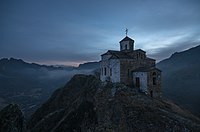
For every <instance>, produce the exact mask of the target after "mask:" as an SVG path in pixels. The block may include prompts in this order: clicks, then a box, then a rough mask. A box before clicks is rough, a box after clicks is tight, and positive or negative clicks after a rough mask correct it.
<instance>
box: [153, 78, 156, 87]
mask: <svg viewBox="0 0 200 132" xmlns="http://www.w3.org/2000/svg"><path fill="white" fill-rule="evenodd" d="M153 85H156V77H153Z"/></svg>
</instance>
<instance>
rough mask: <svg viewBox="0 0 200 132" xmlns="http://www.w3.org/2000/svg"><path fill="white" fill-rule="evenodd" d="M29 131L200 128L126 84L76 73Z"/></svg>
mask: <svg viewBox="0 0 200 132" xmlns="http://www.w3.org/2000/svg"><path fill="white" fill-rule="evenodd" d="M28 129H29V130H30V131H33V132H36V131H43V132H45V131H46V132H47V131H48V132H49V131H52V132H61V131H83V132H86V131H97V132H99V131H127V132H129V131H199V130H200V119H199V118H197V117H195V116H193V115H192V114H191V113H190V112H188V111H186V110H183V109H181V108H180V107H178V106H177V105H175V104H173V103H171V102H167V101H164V100H157V99H154V98H151V97H148V96H146V95H145V94H143V93H140V92H138V91H137V89H132V88H129V87H126V86H125V85H123V84H112V83H107V84H105V83H101V82H100V81H99V79H96V78H95V77H94V76H92V75H75V76H74V77H73V78H72V79H71V80H70V81H69V82H68V83H67V84H66V85H65V87H63V88H61V89H58V90H57V91H55V92H54V94H53V95H52V96H51V98H50V99H49V100H48V101H47V102H46V103H45V104H43V105H42V107H41V108H39V109H38V110H37V111H36V112H35V113H34V114H33V115H32V118H31V120H30V121H29V122H28Z"/></svg>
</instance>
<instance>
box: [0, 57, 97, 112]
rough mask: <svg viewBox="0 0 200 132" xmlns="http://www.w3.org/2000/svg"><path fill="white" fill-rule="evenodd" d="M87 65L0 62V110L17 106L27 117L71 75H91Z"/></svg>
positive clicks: (15, 61) (12, 59)
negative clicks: (10, 104) (6, 106)
mask: <svg viewBox="0 0 200 132" xmlns="http://www.w3.org/2000/svg"><path fill="white" fill-rule="evenodd" d="M92 64H93V63H92ZM87 65H90V67H91V64H90V63H86V64H82V65H80V66H79V67H71V66H69V67H66V66H65V67H61V66H46V65H39V64H35V63H27V62H24V61H23V60H21V59H14V58H10V59H7V58H3V59H1V60H0V108H3V107H4V106H5V105H6V104H9V103H12V102H13V103H17V104H19V105H20V107H21V108H22V110H23V112H25V114H26V115H27V116H29V115H31V113H33V111H34V110H36V109H37V108H38V107H39V106H40V105H41V104H42V103H43V102H44V101H46V100H47V99H48V98H49V96H50V95H51V94H52V92H53V91H54V90H56V89H57V88H59V87H62V86H64V85H65V84H66V82H67V81H68V80H69V79H70V78H71V77H72V76H73V75H74V74H77V73H84V74H91V72H92V71H93V70H94V69H93V68H90V69H88V68H87ZM93 67H94V68H96V67H95V66H93Z"/></svg>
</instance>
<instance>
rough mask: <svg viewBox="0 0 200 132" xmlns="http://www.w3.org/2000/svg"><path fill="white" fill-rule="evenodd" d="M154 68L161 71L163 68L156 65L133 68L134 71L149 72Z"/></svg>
mask: <svg viewBox="0 0 200 132" xmlns="http://www.w3.org/2000/svg"><path fill="white" fill-rule="evenodd" d="M152 70H158V71H160V72H161V70H160V69H158V68H156V67H139V68H137V69H135V70H133V72H149V71H152Z"/></svg>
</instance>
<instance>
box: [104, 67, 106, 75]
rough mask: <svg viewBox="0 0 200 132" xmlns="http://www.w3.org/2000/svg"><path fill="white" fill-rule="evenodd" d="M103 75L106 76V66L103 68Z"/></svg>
mask: <svg viewBox="0 0 200 132" xmlns="http://www.w3.org/2000/svg"><path fill="white" fill-rule="evenodd" d="M104 75H105V76H106V67H105V68H104Z"/></svg>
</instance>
